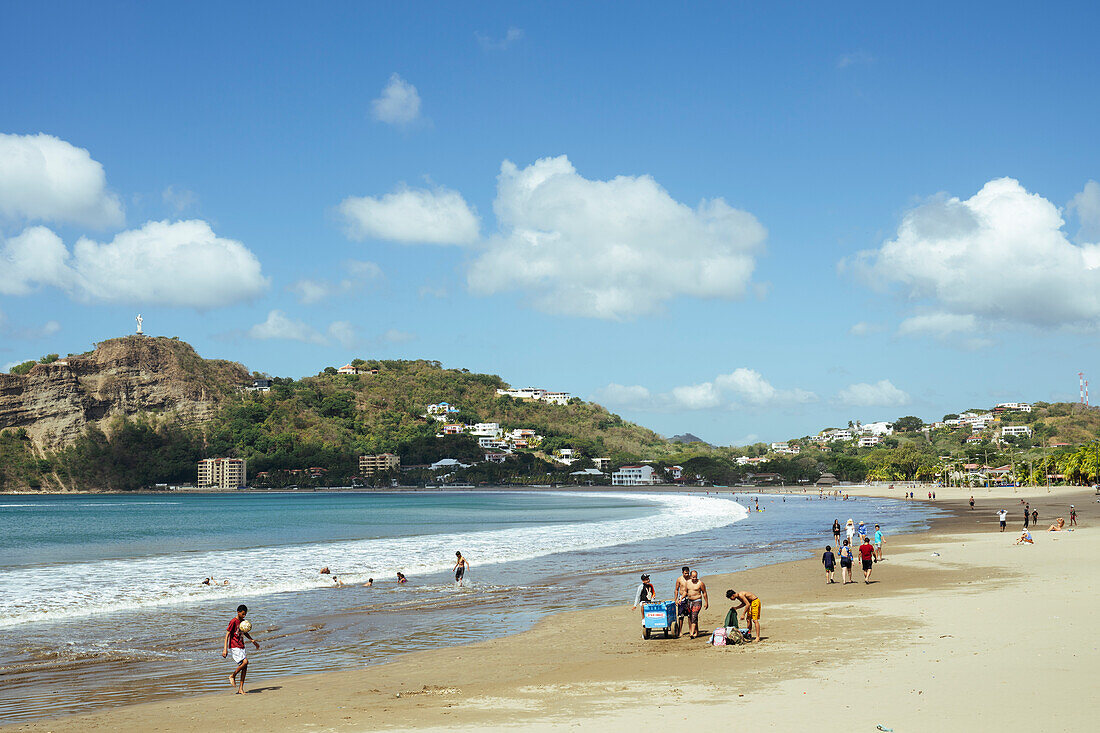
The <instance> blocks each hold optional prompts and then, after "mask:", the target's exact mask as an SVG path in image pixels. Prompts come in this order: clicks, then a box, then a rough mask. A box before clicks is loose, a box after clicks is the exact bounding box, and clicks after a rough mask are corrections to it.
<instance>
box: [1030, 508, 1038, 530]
mask: <svg viewBox="0 0 1100 733" xmlns="http://www.w3.org/2000/svg"><path fill="white" fill-rule="evenodd" d="M1031 523H1032V524H1034V525H1035V526H1036V527H1038V526H1039V510H1038V509H1032V510H1031Z"/></svg>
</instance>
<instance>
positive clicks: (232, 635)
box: [222, 603, 260, 695]
mask: <svg viewBox="0 0 1100 733" xmlns="http://www.w3.org/2000/svg"><path fill="white" fill-rule="evenodd" d="M246 613H248V606H246V605H244V604H243V603H242V604H241V605H239V606H237V615H236V616H234V617H233V620H232V621H230V622H229V627H228V628H227V629H226V630H225V643H224V644H223V645H222V658H223V659H224V658H225V657H226V656H228V655H229V653H230V652H232V653H233V661H234V663H236V665H237V668H236V669H234V670H233V674H232V675H230V677H229V683H230V684H231V685H233V686H234V687H236V688H237V694H238V695H243V694H244V676H245V673H246V672H248V655H247V654H246V653H245V649H244V638H243V637H242V634H243V635H244V636H247V637H248V640H249V641H251V642H252V643H253V644H255V645H256V648H257V649H259V648H260V643H259V642H258V641H256V640H255V639H253V638H252V637H251V636H250V635H249V633H248V632H247V631H242V630H241V622H242V621H244V616H245V614H246ZM247 628H249V629H251V628H252V624H251V623H249V625H248V627H247ZM238 672H239V673H240V675H241V682H240V685H238V684H237V673H238Z"/></svg>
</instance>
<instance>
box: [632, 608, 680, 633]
mask: <svg viewBox="0 0 1100 733" xmlns="http://www.w3.org/2000/svg"><path fill="white" fill-rule="evenodd" d="M683 623H684V622H683V619H682V618H681V617H680V616H679V614H678V613H677V608H676V601H654V602H652V603H643V604H642V638H643V639H648V638H649V635H650V634H651V633H652V632H654V631H656V630H657V629H661V630H663V631H664V632H665V638H666V639H678V638H680V627H681V625H682V624H683Z"/></svg>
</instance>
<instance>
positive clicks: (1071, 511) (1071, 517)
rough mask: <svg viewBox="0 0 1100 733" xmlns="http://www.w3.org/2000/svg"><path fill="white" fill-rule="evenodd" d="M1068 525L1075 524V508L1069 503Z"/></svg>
mask: <svg viewBox="0 0 1100 733" xmlns="http://www.w3.org/2000/svg"><path fill="white" fill-rule="evenodd" d="M1069 526H1071V527H1076V526H1077V509H1075V508H1074V506H1073V504H1070V505H1069Z"/></svg>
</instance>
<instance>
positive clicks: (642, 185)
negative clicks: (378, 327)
mask: <svg viewBox="0 0 1100 733" xmlns="http://www.w3.org/2000/svg"><path fill="white" fill-rule="evenodd" d="M494 210H495V212H496V217H497V222H498V226H499V228H500V233H499V234H496V235H493V236H491V237H489V238H488V240H487V241H485V242H484V243H483V251H482V252H481V254H480V255H479V256H478V257H477V259H476V260H474V262H473V263H472V265H471V266H470V270H469V272H468V275H467V280H468V284H469V286H470V289H471V290H472V291H473V292H475V293H478V294H482V295H489V294H493V293H499V292H503V291H513V290H518V291H521V292H523V293H524V294H525V295H526V296H527V297H528V298H530V300H531V303H532V305H533V306H534V307H536V308H537V309H539V310H542V311H545V312H549V313H564V314H569V315H576V316H587V317H596V318H605V319H613V320H624V319H630V318H633V317H635V316H639V315H644V314H648V313H653V312H656V311H659V310H661V309H662V307H663V306H664V304H665V303H666V302H667V301H669V300H671V299H673V298H676V297H678V296H685V295H686V296H692V297H698V298H723V299H735V298H741V297H744V295H745V293H746V289H747V288H748V285H749V280H750V278H751V276H752V272H753V267H754V265H755V260H754V255H755V254H756V252H757V251H758V250H759V248H760V246H761V245H762V243H763V241H764V239H765V237H766V230H765V229H764V227H763V226H761V224H760V223H759V222H758V221H757V220H756V218H755V217H754V216H753V215H752V214H749V213H747V212H744V211H740V210H738V209H734V208H733V207H731V206H729V205H728V204H726V202H725V201H723V200H722V199H711V200H704V201H702V202H700V204H699V205H698V206H696V207H695V208H692V207H690V206H687V205H685V204H683V203H680V202H679V201H676V200H675V199H673V198H672V197H671V196H670V195H669V193H668V192H667V191H666V190H665V189H664V188H662V187H661V186H660V185H659V184H658V183H657V182H656V181H655V180H653V178H651V177H650V176H617V177H615V178H613V179H611V180H608V181H599V180H589V179H586V178H584V177H582V176H581V175H579V174H578V173H577V171H576V169H575V168H574V167H573V165H572V164H571V163H570V162H569V159H568V158H567V157H566V156H564V155H563V156H560V157H557V158H543V159H540V160H538V161H536V162H535V163H533V164H531V165H530V166H528V167H526V168H522V169H521V168H518V167H517V166H516V165H514V164H513V163H511V162H510V161H505V162H504V163H503V164H502V165H501V172H500V176H499V178H498V186H497V197H496V201H495V203H494Z"/></svg>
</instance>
